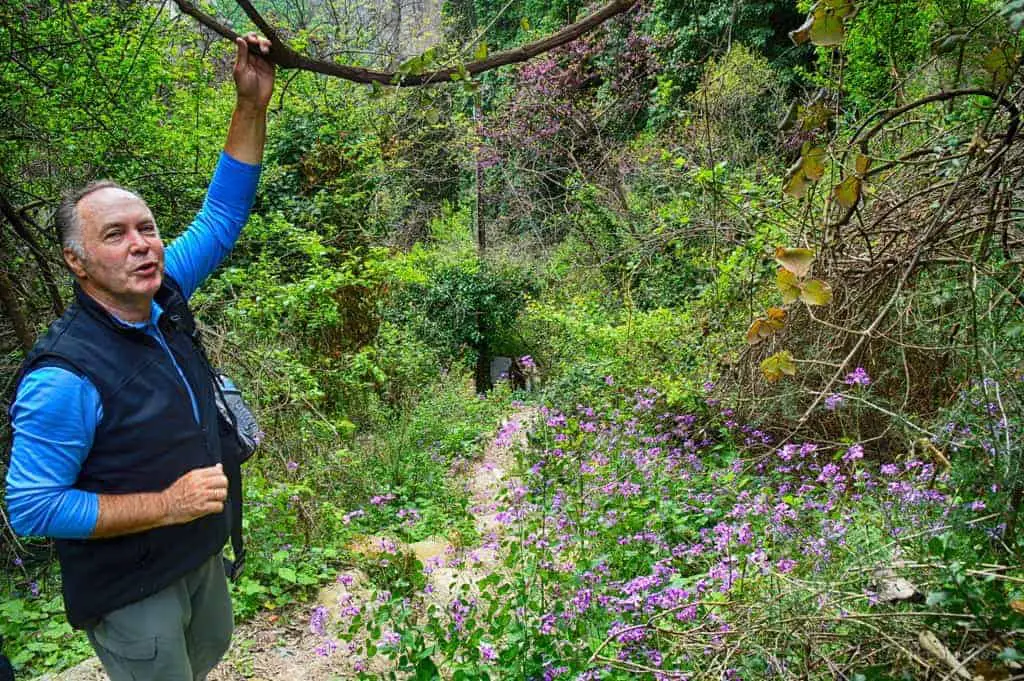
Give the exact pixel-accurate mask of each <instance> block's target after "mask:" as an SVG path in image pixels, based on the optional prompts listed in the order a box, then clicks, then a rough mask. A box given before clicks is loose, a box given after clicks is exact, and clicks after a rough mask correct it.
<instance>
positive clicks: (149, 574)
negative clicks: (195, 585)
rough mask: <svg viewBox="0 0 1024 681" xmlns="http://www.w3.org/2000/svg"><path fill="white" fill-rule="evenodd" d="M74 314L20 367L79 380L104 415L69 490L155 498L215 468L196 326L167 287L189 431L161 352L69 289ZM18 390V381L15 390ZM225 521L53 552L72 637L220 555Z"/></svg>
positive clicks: (166, 308) (165, 323)
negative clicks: (189, 475)
mask: <svg viewBox="0 0 1024 681" xmlns="http://www.w3.org/2000/svg"><path fill="white" fill-rule="evenodd" d="M75 298H76V302H75V303H74V304H73V305H72V306H71V307H69V308H68V310H67V312H65V313H64V315H63V316H62V317H61V318H60V319H58V320H57V321H56V322H54V324H53V325H52V326H51V327H50V329H49V331H48V332H47V333H46V335H45V336H43V338H42V339H40V340H39V342H38V343H36V346H35V347H34V348H33V349H32V351H31V352H30V353H29V355H28V357H27V358H26V360H25V363H24V365H23V366H22V373H21V375H22V376H24V375H25V374H27V373H28V372H29V371H31V370H32V369H36V368H39V367H44V366H60V367H64V368H67V369H70V370H71V371H74V372H75V373H77V374H79V375H81V376H84V377H85V378H87V379H89V381H90V382H91V383H92V384H93V385H94V386H95V387H96V389H97V391H98V392H99V395H100V400H101V402H102V405H103V419H102V421H101V422H100V423H99V424H97V427H96V433H95V437H94V439H93V445H92V449H91V450H90V451H89V454H88V456H87V457H86V459H85V461H84V462H83V464H82V468H81V471H80V472H79V474H78V480H77V481H76V483H75V487H76V488H78V489H83V490H86V491H88V492H97V493H100V494H128V493H132V492H159V491H162V490H164V489H166V488H167V487H169V486H170V485H171V483H173V482H174V481H175V480H177V479H178V478H179V477H181V475H183V474H184V473H186V472H188V471H190V470H192V469H194V468H200V467H204V466H212V465H213V464H216V463H220V462H221V446H220V439H219V433H218V421H217V406H216V402H215V401H214V396H213V384H212V380H211V375H210V369H209V364H208V363H207V361H206V358H205V356H204V355H203V353H202V350H201V346H200V345H199V341H198V336H197V335H196V331H195V320H194V319H193V317H192V314H191V312H190V311H189V309H188V305H187V304H186V302H185V299H184V297H183V296H182V295H181V290H180V288H179V287H178V286H177V284H176V283H175V282H174V280H173V279H171V278H169V277H166V276H165V278H164V285H163V286H161V288H160V290H159V291H158V292H157V294H156V301H157V303H159V304H160V306H161V307H162V308H163V314H162V315H161V317H160V330H161V332H162V333H163V336H164V339H165V340H166V342H167V345H168V347H170V349H171V351H172V352H173V353H174V357H175V359H176V360H177V362H178V366H180V367H181V370H182V372H183V373H184V374H185V378H186V379H187V380H188V383H189V385H190V386H191V388H192V392H193V394H194V395H195V397H196V402H197V403H198V407H199V417H200V420H199V423H196V420H195V417H194V415H193V412H192V402H191V400H190V399H189V396H188V392H187V391H186V390H185V386H184V385H182V382H181V376H180V375H179V374H178V371H177V370H176V369H175V367H174V364H173V363H172V362H171V358H170V357H168V355H167V351H166V350H164V348H162V347H161V346H160V344H159V343H158V342H157V341H156V340H155V339H154V338H152V337H151V336H148V335H146V334H145V332H143V331H141V330H137V329H133V328H126V327H124V326H123V325H121V324H119V323H118V322H116V321H115V320H114V319H113V318H112V317H111V316H110V315H109V314H108V313H107V312H106V310H104V309H103V307H101V306H100V305H99V304H98V303H97V302H96V301H95V300H93V299H92V298H90V297H89V296H87V295H86V294H85V293H84V292H82V290H81V289H80V288H79V287H78V286H77V285H76V286H75ZM19 380H20V379H19ZM227 536H228V516H227V512H226V511H225V512H222V513H219V514H216V515H209V516H206V517H204V518H199V519H198V520H194V521H192V522H190V523H187V524H185V525H170V526H167V527H159V528H155V529H152V530H148V531H145V532H139V533H136V534H129V535H124V536H120V537H112V538H108V539H80V540H69V539H60V540H57V541H56V545H57V555H58V557H59V559H60V565H61V574H62V578H63V591H64V605H65V608H66V609H67V614H68V620H69V621H70V622H71V625H72V626H74V627H76V628H82V627H88V626H90V625H91V624H93V623H95V622H96V621H97V620H98V619H99V618H100V617H102V616H103V615H104V614H106V613H108V612H111V611H113V610H116V609H118V608H120V607H122V606H125V605H128V604H129V603H133V602H135V601H138V600H141V599H143V598H146V597H147V596H150V595H152V594H154V593H156V592H157V591H159V590H161V589H163V588H164V587H166V586H168V585H169V584H171V583H172V582H174V581H175V580H177V579H178V578H179V577H182V576H183V575H185V574H186V573H188V572H190V571H192V570H194V569H195V568H197V567H199V566H200V565H202V564H203V562H205V561H206V560H207V559H209V558H210V557H211V556H213V555H214V554H216V553H218V552H219V551H220V550H221V548H222V547H223V546H224V542H225V540H226V539H227Z"/></svg>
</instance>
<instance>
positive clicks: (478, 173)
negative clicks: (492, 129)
mask: <svg viewBox="0 0 1024 681" xmlns="http://www.w3.org/2000/svg"><path fill="white" fill-rule="evenodd" d="M481 119H482V115H481V112H480V95H479V93H477V95H476V96H475V97H474V99H473V120H474V121H476V133H477V147H476V153H475V154H474V156H473V161H474V164H475V166H476V168H475V178H476V187H475V192H474V194H475V196H474V203H475V205H474V210H473V223H474V227H475V229H474V231H475V232H476V257H477V261H478V264H479V266H481V267H482V266H483V264H484V256H485V255H486V253H487V232H486V230H485V227H484V219H483V215H482V213H483V200H482V196H483V180H484V170H483V167H482V166H481V165H480V145H481V143H482V140H483V137H482V135H481V134H480V133H481V130H480V126H481ZM476 330H477V335H478V336H479V338H480V341H479V342H478V343H477V347H476V391H477V393H478V394H482V393H485V392H487V391H488V390H490V389H491V388H492V387H493V386H492V385H491V352H490V343H489V339H488V337H487V329H486V328H484V323H483V315H482V314H481V312H480V310H477V312H476Z"/></svg>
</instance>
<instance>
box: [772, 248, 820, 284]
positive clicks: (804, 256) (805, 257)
mask: <svg viewBox="0 0 1024 681" xmlns="http://www.w3.org/2000/svg"><path fill="white" fill-rule="evenodd" d="M775 262H777V263H779V264H780V265H782V266H783V267H785V268H786V269H787V270H789V271H790V272H792V273H793V274H795V275H796V276H798V277H806V276H807V273H808V272H810V271H811V263H812V262H814V251H812V250H811V249H809V248H782V247H781V246H779V247H778V248H776V249H775Z"/></svg>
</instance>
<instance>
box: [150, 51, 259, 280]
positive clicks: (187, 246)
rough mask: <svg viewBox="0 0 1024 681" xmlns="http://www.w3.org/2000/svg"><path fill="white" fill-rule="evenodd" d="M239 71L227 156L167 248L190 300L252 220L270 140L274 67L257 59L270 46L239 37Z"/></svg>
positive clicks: (172, 271)
mask: <svg viewBox="0 0 1024 681" xmlns="http://www.w3.org/2000/svg"><path fill="white" fill-rule="evenodd" d="M236 43H237V48H238V53H237V55H236V56H235V68H234V72H233V76H234V80H235V110H234V113H232V115H231V125H230V127H229V128H228V136H227V141H226V142H225V143H224V153H223V154H221V158H220V161H219V162H218V164H217V170H216V171H215V172H214V176H213V180H212V181H211V182H210V188H209V191H208V192H207V195H206V201H205V202H204V203H203V208H202V210H200V211H199V214H198V215H197V216H196V219H195V221H194V222H193V223H192V224H191V225H190V226H189V228H188V230H187V231H185V233H183V234H182V235H181V236H180V237H178V238H177V239H175V240H174V243H172V244H171V245H170V247H169V248H168V249H167V254H166V264H165V271H166V272H167V274H169V275H170V276H172V277H173V278H174V279H175V281H177V282H178V284H179V285H180V286H181V288H182V292H183V293H184V294H185V297H186V298H188V297H190V296H191V295H192V293H193V292H194V291H195V290H196V289H197V288H199V285H200V284H202V283H203V281H204V280H205V279H206V277H208V276H210V274H211V273H212V272H213V270H214V269H216V268H217V265H219V264H220V262H221V261H222V260H223V259H224V257H225V256H226V255H227V254H228V253H229V252H230V251H231V249H232V248H233V247H234V245H235V241H236V240H237V239H238V235H239V233H241V231H242V226H243V225H245V222H246V220H247V219H248V218H249V209H250V208H251V207H252V201H253V198H254V197H255V195H256V185H257V183H258V182H259V175H260V163H261V162H262V160H263V147H264V145H265V143H266V139H267V107H268V106H269V104H270V97H271V95H272V94H273V92H274V65H273V64H271V63H270V62H269V61H267V60H265V59H262V58H261V57H259V56H257V55H258V54H259V53H263V54H265V53H266V52H267V51H268V50H269V49H270V41H268V40H266V39H265V38H259V37H257V36H256V34H254V33H250V34H249V35H247V36H246V37H245V38H238V39H237V41H236Z"/></svg>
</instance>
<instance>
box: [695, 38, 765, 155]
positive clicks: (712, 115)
mask: <svg viewBox="0 0 1024 681" xmlns="http://www.w3.org/2000/svg"><path fill="white" fill-rule="evenodd" d="M784 94H785V87H784V84H783V83H782V82H781V80H780V73H779V71H778V70H776V69H774V68H772V66H771V65H770V64H769V62H768V60H767V59H765V58H764V57H762V56H760V55H759V54H757V53H756V52H753V51H752V50H750V49H749V48H747V47H745V46H744V45H742V44H736V45H733V46H732V49H730V50H729V51H728V52H726V53H725V54H724V55H723V56H722V57H721V59H715V58H711V59H709V60H708V62H707V64H706V65H705V67H704V73H703V74H702V76H701V81H700V84H699V85H698V86H697V89H696V90H695V91H694V92H693V93H692V94H691V95H689V97H688V100H689V104H690V109H691V110H692V111H694V112H696V116H695V117H694V119H693V120H692V121H691V122H690V125H692V126H693V133H692V134H693V135H694V137H695V138H696V140H695V142H698V143H699V142H701V141H702V142H704V144H705V145H706V146H707V147H708V150H709V151H710V150H711V149H712V148H713V149H714V153H715V156H716V158H717V159H720V160H724V161H727V162H729V163H740V164H750V163H752V162H754V161H756V160H758V159H759V158H760V157H761V156H763V155H765V154H767V153H768V152H770V151H772V150H774V148H775V138H776V135H777V132H776V126H777V125H778V122H779V121H780V120H781V119H782V115H783V113H784V111H783V106H782V102H783V96H784Z"/></svg>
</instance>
